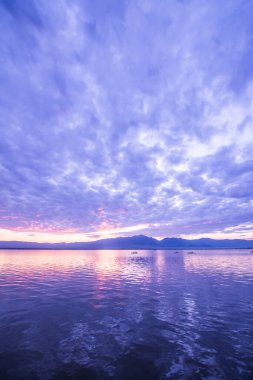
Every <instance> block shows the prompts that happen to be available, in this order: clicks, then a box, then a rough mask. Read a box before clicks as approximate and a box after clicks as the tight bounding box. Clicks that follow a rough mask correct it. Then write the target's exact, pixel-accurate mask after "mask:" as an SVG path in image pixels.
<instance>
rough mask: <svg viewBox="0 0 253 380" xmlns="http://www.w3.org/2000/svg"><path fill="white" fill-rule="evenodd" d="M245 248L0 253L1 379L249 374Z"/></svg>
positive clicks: (252, 343)
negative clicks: (193, 251) (176, 250)
mask: <svg viewBox="0 0 253 380" xmlns="http://www.w3.org/2000/svg"><path fill="white" fill-rule="evenodd" d="M252 378H253V254H252V253H251V252H250V250H216V251H205V250H202V251H195V254H189V253H187V251H179V252H178V253H175V252H174V251H138V253H137V254H132V253H131V251H33V250H31V251H25V250H24V251H23V250H9V251H8V250H6V251H4V250H2V251H0V379H1V380H38V379H41V380H44V379H45V380H65V379H71V380H83V379H84V380H89V379H99V380H100V379H103V380H107V379H119V380H121V379H123V380H142V379H143V380H144V379H145V380H156V379H209V380H211V379H229V380H232V379H236V380H238V379H252Z"/></svg>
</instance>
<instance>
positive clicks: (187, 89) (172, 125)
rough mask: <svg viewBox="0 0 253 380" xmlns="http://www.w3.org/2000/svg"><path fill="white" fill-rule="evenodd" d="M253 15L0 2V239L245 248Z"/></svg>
mask: <svg viewBox="0 0 253 380" xmlns="http://www.w3.org/2000/svg"><path fill="white" fill-rule="evenodd" d="M252 15H253V3H252V1H247V0H245V1H243V2H242V1H239V0H233V1H231V0H224V1H222V2H220V1H218V0H214V1H210V2H203V1H200V0H189V1H187V0H185V1H179V0H178V1H176V0H171V1H168V0H159V1H156V2H154V1H152V0H136V1H131V0H128V1H125V0H122V1H118V0H92V1H90V0H87V1H81V0H80V1H78V0H73V1H68V0H58V1H57V2H54V1H47V0H46V1H45V0H36V1H35V0H26V1H19V0H12V1H8V0H0V20H1V23H0V25H1V26H0V28H1V33H0V39H1V41H0V59H1V64H0V80H1V89H0V133H1V134H0V174H1V176H0V186H1V192H0V202H1V204H0V208H1V210H0V215H1V217H0V228H1V229H2V230H3V231H4V230H5V229H6V230H12V231H30V232H38V233H40V232H47V233H51V234H53V233H55V234H57V233H62V234H67V233H73V234H74V233H78V234H82V233H83V234H84V236H85V234H91V236H94V237H96V236H100V235H99V234H100V233H101V231H104V230H106V231H109V232H108V233H110V231H111V232H112V233H113V231H114V233H115V234H116V235H117V234H120V235H124V234H127V235H129V231H131V232H134V231H138V232H139V231H141V232H142V233H146V234H148V235H153V236H157V237H159V236H166V235H182V236H195V235H206V236H208V235H210V234H214V236H215V234H216V236H218V235H217V234H221V233H223V235H226V234H227V236H232V235H233V236H235V235H236V234H238V236H245V237H250V236H252V237H253V233H252V231H253V228H252V225H253V209H252V206H253V195H252V189H253V159H252V148H253V130H252V121H253V120H252V117H253V58H252V50H253V16H252ZM92 234H93V235H92ZM87 236H88V235H87ZM210 236H211V235H210ZM61 240H63V238H62V237H61Z"/></svg>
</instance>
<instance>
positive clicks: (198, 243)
mask: <svg viewBox="0 0 253 380" xmlns="http://www.w3.org/2000/svg"><path fill="white" fill-rule="evenodd" d="M218 248H220V249H229V248H230V249H232V248H248V249H251V248H253V240H242V239H233V240H231V239H225V240H215V239H209V238H201V239H195V240H187V239H182V238H175V237H171V238H165V239H162V240H157V239H154V238H152V237H148V236H144V235H136V236H131V237H118V238H110V239H102V240H96V241H91V242H75V243H35V242H22V241H0V249H81V250H82V249H83V250H85V249H90V250H91V249H163V250H166V249H218Z"/></svg>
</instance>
